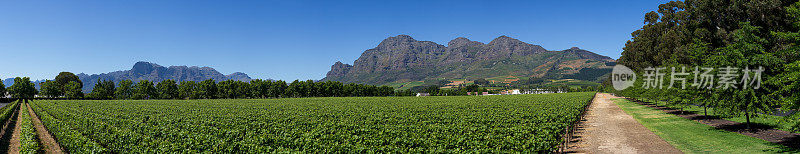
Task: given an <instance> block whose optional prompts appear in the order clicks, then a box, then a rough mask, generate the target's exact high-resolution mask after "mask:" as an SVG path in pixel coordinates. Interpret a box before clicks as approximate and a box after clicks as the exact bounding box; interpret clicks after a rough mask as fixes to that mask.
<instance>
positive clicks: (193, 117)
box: [32, 93, 594, 153]
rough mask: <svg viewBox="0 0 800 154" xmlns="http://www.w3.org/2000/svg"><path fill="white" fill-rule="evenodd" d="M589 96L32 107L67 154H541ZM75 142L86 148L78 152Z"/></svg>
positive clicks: (554, 142)
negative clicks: (102, 151)
mask: <svg viewBox="0 0 800 154" xmlns="http://www.w3.org/2000/svg"><path fill="white" fill-rule="evenodd" d="M593 95H594V93H566V94H545V95H512V96H496V97H469V96H463V97H425V98H419V97H399V98H385V97H367V98H292V99H267V100H148V101H107V100H104V101H58V100H49V101H37V102H34V103H33V104H32V107H34V110H35V111H36V113H37V114H39V115H41V117H43V118H42V119H43V120H44V121H45V126H46V127H48V129H49V130H53V131H52V132H53V133H54V135H55V136H56V139H57V140H58V141H59V144H61V145H64V148H65V149H67V151H68V152H70V153H81V152H78V151H84V152H85V151H100V150H89V148H87V147H96V146H93V145H97V144H100V145H104V146H105V147H106V148H107V150H108V151H107V152H108V153H184V152H185V153H237V152H242V151H246V152H248V153H274V152H307V153H423V152H439V153H451V152H452V153H464V152H466V153H506V152H523V153H526V152H528V153H547V152H552V151H554V150H555V149H556V148H557V146H558V145H559V144H560V143H562V142H563V141H562V135H563V134H564V133H565V130H566V128H568V127H570V125H571V124H572V123H573V122H575V121H577V120H578V117H579V115H580V113H581V110H582V109H583V108H584V107H585V106H586V105H587V103H588V102H589V101H590V100H591V99H592V96H593ZM109 117H113V118H109ZM321 119H324V120H321ZM67 128H69V129H67ZM62 131H64V132H62ZM76 132H77V133H76ZM66 133H70V134H74V136H72V135H64V134H66ZM79 134H84V135H85V139H86V140H83V141H85V143H86V145H81V144H75V143H79V142H74V141H76V140H77V139H81V137H82V136H79ZM65 137H66V138H71V140H64V139H63V138H65ZM95 143H97V144H95Z"/></svg>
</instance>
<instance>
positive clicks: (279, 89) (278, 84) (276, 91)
mask: <svg viewBox="0 0 800 154" xmlns="http://www.w3.org/2000/svg"><path fill="white" fill-rule="evenodd" d="M288 87H289V85H287V84H286V81H283V80H278V81H275V82H274V83H272V85H271V86H270V88H269V96H270V97H272V98H281V97H287V96H286V95H285V94H286V88H288Z"/></svg>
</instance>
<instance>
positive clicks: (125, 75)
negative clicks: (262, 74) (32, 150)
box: [3, 62, 251, 93]
mask: <svg viewBox="0 0 800 154" xmlns="http://www.w3.org/2000/svg"><path fill="white" fill-rule="evenodd" d="M76 75H77V76H78V78H80V79H81V81H83V92H86V93H88V92H91V91H92V88H94V85H95V84H96V83H97V79H101V80H112V81H114V82H119V81H120V80H132V81H134V82H138V81H141V80H149V81H153V82H161V81H163V80H167V79H173V80H175V81H178V82H180V81H203V80H208V79H214V80H216V81H223V80H229V79H230V80H239V81H248V82H249V81H250V80H251V78H250V76H248V75H247V74H244V73H241V72H236V73H232V74H229V75H224V74H222V73H219V72H218V71H217V70H215V69H214V68H210V67H197V66H191V67H188V66H170V67H164V66H161V65H158V64H154V63H150V62H137V63H136V64H134V65H133V68H131V69H130V70H124V71H115V72H109V73H101V74H92V75H87V74H85V73H80V74H76ZM9 81H10V82H9ZM40 82H44V80H40V81H36V82H35V83H36V85H37V88H38V85H39V83H40ZM3 83H4V84H6V86H11V84H14V79H13V78H10V79H6V80H3Z"/></svg>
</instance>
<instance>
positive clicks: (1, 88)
mask: <svg viewBox="0 0 800 154" xmlns="http://www.w3.org/2000/svg"><path fill="white" fill-rule="evenodd" d="M0 98H6V85H5V84H3V82H2V81H0Z"/></svg>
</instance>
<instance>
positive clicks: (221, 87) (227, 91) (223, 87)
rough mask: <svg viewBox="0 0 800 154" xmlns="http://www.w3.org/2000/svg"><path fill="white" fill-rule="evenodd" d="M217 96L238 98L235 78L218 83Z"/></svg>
mask: <svg viewBox="0 0 800 154" xmlns="http://www.w3.org/2000/svg"><path fill="white" fill-rule="evenodd" d="M217 97H218V98H228V99H232V98H236V84H234V82H233V80H225V81H220V82H219V83H218V84H217Z"/></svg>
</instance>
